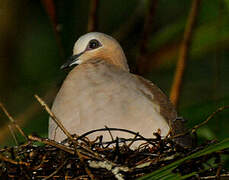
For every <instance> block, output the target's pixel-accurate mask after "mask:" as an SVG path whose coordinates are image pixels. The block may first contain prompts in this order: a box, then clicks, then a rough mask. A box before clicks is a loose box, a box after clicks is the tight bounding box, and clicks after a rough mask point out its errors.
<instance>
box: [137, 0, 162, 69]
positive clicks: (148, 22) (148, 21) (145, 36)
mask: <svg viewBox="0 0 229 180" xmlns="http://www.w3.org/2000/svg"><path fill="white" fill-rule="evenodd" d="M157 2H158V1H157V0H153V1H151V0H149V9H148V11H147V13H146V16H145V22H144V27H143V31H142V39H141V41H140V48H139V56H138V58H137V62H136V63H137V67H136V68H137V73H138V74H143V73H144V68H143V65H144V63H146V59H145V58H144V57H145V55H146V54H147V52H148V49H147V48H148V47H147V44H148V41H149V38H150V34H151V32H152V24H153V20H154V15H155V11H156V7H157Z"/></svg>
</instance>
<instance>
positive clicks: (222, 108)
mask: <svg viewBox="0 0 229 180" xmlns="http://www.w3.org/2000/svg"><path fill="white" fill-rule="evenodd" d="M225 109H229V105H227V106H222V107H219V108H218V109H217V110H216V111H215V112H213V113H212V114H211V115H210V116H208V118H207V119H206V120H205V121H203V122H202V123H200V124H198V125H196V126H194V128H192V130H191V132H192V133H194V132H196V130H197V129H199V128H200V127H201V126H203V125H205V124H207V123H208V121H210V120H211V119H212V118H213V117H214V116H215V115H216V114H218V113H219V112H221V111H223V110H225Z"/></svg>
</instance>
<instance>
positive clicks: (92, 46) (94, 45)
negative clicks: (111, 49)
mask: <svg viewBox="0 0 229 180" xmlns="http://www.w3.org/2000/svg"><path fill="white" fill-rule="evenodd" d="M99 46H101V45H100V43H99V41H97V40H96V39H92V40H91V41H90V42H89V43H88V49H96V48H98V47H99Z"/></svg>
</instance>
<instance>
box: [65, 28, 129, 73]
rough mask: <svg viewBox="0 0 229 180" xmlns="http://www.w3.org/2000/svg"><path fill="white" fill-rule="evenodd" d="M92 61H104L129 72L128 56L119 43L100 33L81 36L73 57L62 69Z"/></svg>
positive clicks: (75, 46)
mask: <svg viewBox="0 0 229 180" xmlns="http://www.w3.org/2000/svg"><path fill="white" fill-rule="evenodd" d="M91 60H104V61H107V62H109V63H111V64H113V65H116V66H118V67H119V68H121V69H123V70H126V71H129V67H128V65H127V60H126V56H125V54H124V52H123V50H122V48H121V46H120V45H119V43H118V42H117V41H116V40H115V39H114V38H112V37H111V36H108V35H106V34H103V33H99V32H90V33H87V34H85V35H83V36H81V37H80V38H79V39H78V40H77V41H76V43H75V45H74V48H73V55H72V56H71V57H70V58H69V60H68V61H67V62H66V63H65V64H64V65H62V66H61V69H65V68H68V67H71V66H73V65H79V64H83V63H88V62H90V61H91Z"/></svg>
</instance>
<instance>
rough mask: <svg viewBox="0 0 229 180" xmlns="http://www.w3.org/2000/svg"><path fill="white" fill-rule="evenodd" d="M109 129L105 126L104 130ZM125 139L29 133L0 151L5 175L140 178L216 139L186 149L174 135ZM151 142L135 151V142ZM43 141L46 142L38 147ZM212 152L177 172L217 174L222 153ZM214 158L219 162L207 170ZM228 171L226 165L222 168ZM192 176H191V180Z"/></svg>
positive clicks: (1, 173)
mask: <svg viewBox="0 0 229 180" xmlns="http://www.w3.org/2000/svg"><path fill="white" fill-rule="evenodd" d="M104 130H105V129H104ZM155 135H156V138H154V139H142V138H135V139H119V138H116V140H111V141H110V142H103V141H101V139H102V138H98V139H97V140H96V141H94V142H91V141H89V140H88V139H86V138H82V139H79V137H74V136H72V137H73V139H69V138H67V139H66V140H65V141H64V142H62V143H57V142H55V141H52V140H49V139H44V138H39V137H38V136H34V135H29V136H28V139H29V140H28V142H26V143H25V144H22V145H20V146H15V147H9V148H7V147H6V148H3V149H1V150H0V177H1V179H44V180H45V179H74V180H76V179H118V180H121V179H136V178H139V177H142V176H144V175H146V174H148V173H150V172H153V171H155V170H157V169H159V168H161V167H164V166H166V165H168V164H171V163H172V162H174V161H176V160H178V159H182V158H184V157H186V156H188V155H190V154H193V153H195V152H197V151H200V150H201V149H204V148H205V147H206V146H208V145H209V144H211V143H213V142H208V143H206V144H204V145H201V146H198V147H196V148H194V149H193V148H189V149H187V148H183V147H180V146H179V145H177V144H176V143H174V142H173V141H172V140H171V139H161V137H160V135H159V134H155ZM138 140H141V141H145V142H144V143H142V144H141V145H140V146H139V147H138V148H136V149H132V148H131V144H132V143H133V142H135V141H138ZM35 142H41V143H42V144H43V145H39V146H38V145H35ZM226 153H227V152H226V151H224V152H220V153H216V152H214V153H211V154H208V155H205V156H201V157H199V158H195V159H192V160H189V161H186V162H184V163H182V164H180V165H179V166H178V167H177V168H175V169H174V170H173V172H174V173H179V174H180V175H182V176H184V175H187V174H191V173H192V172H197V173H196V174H195V176H191V177H192V178H197V177H198V178H201V177H206V176H212V177H216V175H217V172H218V170H219V167H221V166H220V165H221V159H220V157H221V155H222V154H226ZM209 159H212V160H214V164H215V165H216V166H212V165H211V166H212V168H210V169H207V170H206V167H205V166H206V165H208V162H209ZM220 172H221V173H225V172H226V169H220ZM191 177H190V178H191Z"/></svg>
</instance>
